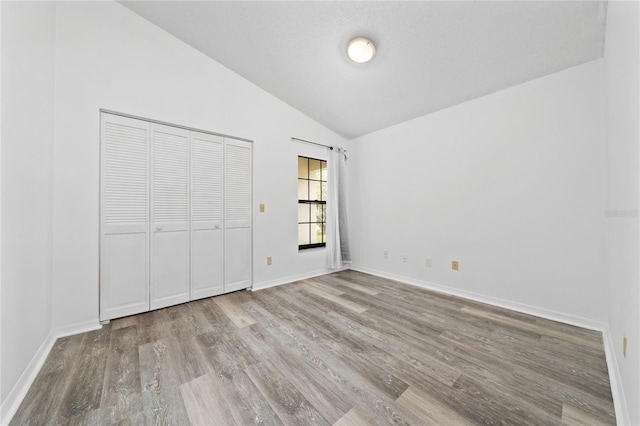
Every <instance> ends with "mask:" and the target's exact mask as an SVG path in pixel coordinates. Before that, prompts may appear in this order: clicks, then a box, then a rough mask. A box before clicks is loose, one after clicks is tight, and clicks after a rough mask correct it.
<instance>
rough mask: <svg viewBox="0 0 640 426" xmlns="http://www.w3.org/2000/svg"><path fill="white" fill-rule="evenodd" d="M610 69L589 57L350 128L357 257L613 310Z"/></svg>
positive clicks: (595, 311)
mask: <svg viewBox="0 0 640 426" xmlns="http://www.w3.org/2000/svg"><path fill="white" fill-rule="evenodd" d="M603 73H604V65H603V61H602V60H599V61H595V62H590V63H587V64H584V65H581V66H578V67H574V68H571V69H568V70H565V71H562V72H559V73H556V74H553V75H550V76H547V77H543V78H540V79H537V80H534V81H531V82H528V83H525V84H522V85H519V86H516V87H513V88H510V89H508V90H504V91H501V92H498V93H495V94H492V95H489V96H485V97H483V98H480V99H476V100H473V101H471V102H467V103H465V104H462V105H458V106H455V107H452V108H449V109H446V110H443V111H440V112H437V113H434V114H430V115H427V116H424V117H421V118H417V119H415V120H412V121H409V122H406V123H403V124H399V125H397V126H393V127H389V128H387V129H384V130H381V131H378V132H375V133H372V134H369V135H366V136H363V137H360V138H358V139H355V140H353V141H352V142H350V143H349V149H350V150H351V155H350V156H349V163H350V164H349V170H350V177H349V182H350V185H351V190H350V197H351V198H350V206H351V209H350V217H351V218H353V219H352V220H351V229H352V243H353V245H354V247H355V249H354V259H353V267H354V268H357V269H361V270H366V271H370V272H374V273H378V274H380V275H386V276H392V277H398V278H401V279H404V280H406V281H410V282H415V283H417V284H423V285H431V286H433V287H437V288H441V289H443V290H445V291H449V292H454V293H457V294H466V295H473V296H481V297H482V298H484V299H485V300H490V301H492V302H494V303H501V302H505V303H503V304H504V305H507V306H514V307H518V308H519V309H525V310H528V311H532V312H541V313H544V314H546V315H548V316H549V315H550V316H555V317H557V318H562V319H564V320H568V321H573V322H578V323H583V324H584V323H585V321H586V322H588V323H601V322H604V321H605V320H606V318H607V292H606V289H605V286H604V284H603V283H604V279H605V259H604V226H605V225H604V215H603V206H604V200H605V177H606V175H605V164H606V161H605V154H606V152H605V144H604V120H603V117H604V85H603V83H602V82H603ZM354 187H355V188H356V189H355V190H354ZM384 250H388V251H389V259H384V258H383V251H384ZM404 254H407V255H408V256H409V262H408V263H403V262H402V255H404ZM426 257H430V258H432V261H433V266H432V267H431V268H427V267H425V258H426ZM452 260H458V261H459V262H460V270H459V271H457V272H456V271H452V270H451V261H452Z"/></svg>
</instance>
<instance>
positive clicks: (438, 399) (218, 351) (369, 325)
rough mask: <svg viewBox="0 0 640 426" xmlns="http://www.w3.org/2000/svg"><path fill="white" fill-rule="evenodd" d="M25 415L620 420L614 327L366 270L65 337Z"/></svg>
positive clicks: (20, 419) (286, 420) (317, 420)
mask: <svg viewBox="0 0 640 426" xmlns="http://www.w3.org/2000/svg"><path fill="white" fill-rule="evenodd" d="M11 424H33V425H44V424H47V425H48V424H64V425H70V424H82V425H85V424H86V425H91V424H95V425H108V424H122V425H127V424H128V425H137V424H149V425H164V424H167V425H169V424H171V425H186V424H193V425H233V424H238V425H249V424H265V425H280V424H285V425H310V424H313V425H331V424H333V425H340V426H358V425H370V424H398V425H400V424H411V425H428V424H433V425H456V426H457V425H470V424H512V425H524V424H531V425H561V424H566V425H576V424H579V425H599V424H608V425H609V424H615V415H614V409H613V402H612V397H611V388H610V384H609V376H608V373H607V364H606V361H605V355H604V349H603V342H602V335H601V333H599V332H595V331H590V330H585V329H581V328H578V327H573V326H569V325H565V324H561V323H557V322H553V321H549V320H546V319H542V318H538V317H534V316H529V315H524V314H521V313H517V312H513V311H509V310H505V309H500V308H496V307H492V306H489V305H483V304H479V303H475V302H471V301H468V300H464V299H459V298H456V297H451V296H447V295H443V294H439V293H434V292H430V291H426V290H424V289H420V288H417V287H413V286H409V285H405V284H400V283H397V282H393V281H389V280H386V279H382V278H377V277H373V276H370V275H367V274H363V273H359V272H355V271H343V272H338V273H334V274H331V275H325V276H321V277H318V278H314V279H309V280H304V281H300V282H296V283H293V284H288V285H284V286H280V287H276V288H271V289H267V290H261V291H257V292H247V291H241V292H236V293H232V294H228V295H224V296H218V297H214V298H209V299H204V300H199V301H195V302H191V303H186V304H183V305H179V306H174V307H170V308H165V309H161V310H157V311H154V312H149V313H145V314H140V315H135V316H131V317H127V318H122V319H118V320H114V321H112V322H111V323H110V324H108V325H106V326H104V327H103V328H102V329H100V330H96V331H92V332H88V333H84V334H79V335H75V336H70V337H65V338H61V339H59V340H58V341H57V342H56V344H55V345H54V347H53V349H52V351H51V353H50V355H49V357H48V359H47V361H46V363H45V365H44V366H43V368H42V370H41V371H40V373H39V374H38V376H37V378H36V380H35V382H34V384H33V386H32V387H31V389H30V390H29V392H28V394H27V396H26V398H25V400H24V401H23V403H22V405H21V406H20V408H19V410H18V412H17V413H16V415H15V416H14V418H13V421H12V423H11Z"/></svg>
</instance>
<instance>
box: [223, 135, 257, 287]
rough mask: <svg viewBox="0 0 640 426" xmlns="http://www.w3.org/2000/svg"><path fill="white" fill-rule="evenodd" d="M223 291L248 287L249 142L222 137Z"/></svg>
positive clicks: (250, 254) (249, 281)
mask: <svg viewBox="0 0 640 426" xmlns="http://www.w3.org/2000/svg"><path fill="white" fill-rule="evenodd" d="M224 194H225V218H224V219H225V252H224V263H225V284H224V291H225V293H228V292H230V291H235V290H240V289H244V288H248V287H251V279H252V278H251V265H252V261H251V256H252V249H251V238H252V236H251V143H250V142H245V141H240V140H236V139H229V138H225V189H224Z"/></svg>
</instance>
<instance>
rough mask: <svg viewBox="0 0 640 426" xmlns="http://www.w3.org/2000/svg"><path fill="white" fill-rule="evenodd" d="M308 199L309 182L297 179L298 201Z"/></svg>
mask: <svg viewBox="0 0 640 426" xmlns="http://www.w3.org/2000/svg"><path fill="white" fill-rule="evenodd" d="M308 199H309V181H308V180H302V179H298V200H308Z"/></svg>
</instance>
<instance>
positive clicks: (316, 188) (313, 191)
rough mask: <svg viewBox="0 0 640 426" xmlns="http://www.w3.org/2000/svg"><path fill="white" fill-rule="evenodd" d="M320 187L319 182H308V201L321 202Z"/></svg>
mask: <svg viewBox="0 0 640 426" xmlns="http://www.w3.org/2000/svg"><path fill="white" fill-rule="evenodd" d="M321 188H322V187H321V186H320V182H317V181H315V180H310V181H309V196H310V197H311V198H309V199H310V200H321V199H322V192H321Z"/></svg>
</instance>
